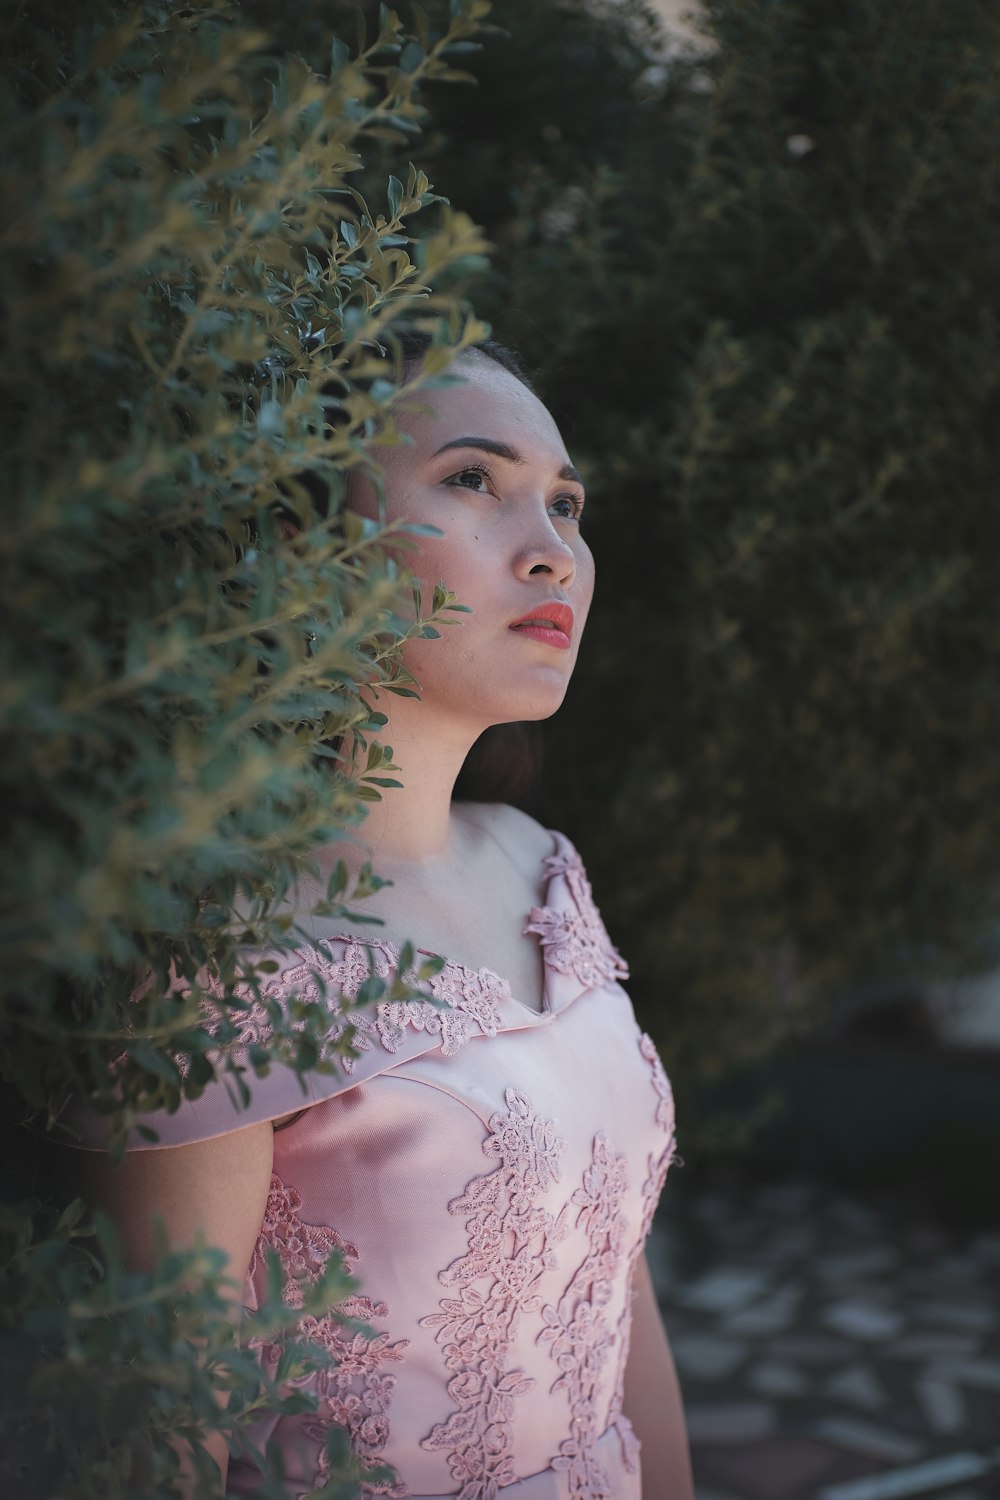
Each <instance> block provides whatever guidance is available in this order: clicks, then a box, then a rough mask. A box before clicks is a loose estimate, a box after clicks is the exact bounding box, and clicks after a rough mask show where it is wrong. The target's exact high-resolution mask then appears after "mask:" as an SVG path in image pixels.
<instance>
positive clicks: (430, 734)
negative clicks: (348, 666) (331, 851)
mask: <svg viewBox="0 0 1000 1500" xmlns="http://www.w3.org/2000/svg"><path fill="white" fill-rule="evenodd" d="M374 706H375V707H376V708H377V710H378V711H379V712H380V713H384V714H385V715H386V717H387V719H388V723H387V724H386V725H385V727H384V728H383V729H382V730H381V731H380V733H379V736H378V738H379V740H380V741H381V742H382V743H383V744H385V745H391V746H392V759H393V762H394V763H395V764H396V765H397V766H398V767H399V775H398V779H399V780H400V781H401V782H402V786H399V787H382V788H380V789H379V790H380V791H381V800H380V801H379V802H373V803H371V804H369V809H368V815H367V817H366V818H365V821H364V823H363V824H362V826H361V828H360V829H359V838H360V841H361V843H362V844H363V845H364V846H365V855H364V857H365V858H369V859H371V861H372V863H373V864H374V866H375V868H376V870H377V871H379V872H380V873H381V871H382V869H388V868H390V867H393V866H396V865H403V864H406V865H409V864H423V865H429V864H434V863H438V862H446V861H448V860H449V859H451V858H452V857H453V855H454V837H455V830H454V822H453V819H452V809H451V799H452V793H453V791H454V788H455V782H456V780H457V779H458V774H459V772H460V771H461V769H462V765H463V763H464V761H465V758H466V756H467V755H468V753H469V751H470V749H471V748H472V745H473V744H474V743H475V741H476V739H477V738H478V735H479V733H480V730H479V729H478V728H477V727H476V726H474V725H470V724H469V723H467V722H462V723H456V722H454V721H445V722H442V719H441V717H440V716H432V715H430V714H428V712H427V709H426V706H425V705H423V704H421V703H420V702H418V701H417V700H416V699H409V698H398V697H394V696H392V695H390V694H380V695H378V696H377V698H376V702H375V704H374Z"/></svg>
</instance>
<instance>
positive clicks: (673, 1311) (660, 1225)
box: [650, 1165, 1000, 1500]
mask: <svg viewBox="0 0 1000 1500" xmlns="http://www.w3.org/2000/svg"><path fill="white" fill-rule="evenodd" d="M688 1174H690V1175H688ZM682 1176H683V1177H684V1178H685V1181H684V1182H683V1183H681V1182H680V1181H678V1179H679V1178H680V1177H682ZM671 1177H672V1178H673V1181H672V1182H668V1188H667V1191H666V1192H665V1194H664V1200H663V1204H662V1205H661V1209H660V1212H659V1214H658V1216H657V1220H656V1223H655V1225H654V1228H653V1240H652V1242H651V1254H650V1263H651V1266H652V1268H653V1275H654V1280H655V1282H656V1286H657V1292H658V1294H659V1297H660V1301H661V1306H662V1309H663V1314H664V1319H665V1322H666V1324H667V1329H668V1332H669V1334H670V1339H671V1344H672V1347H673V1351H674V1357H675V1359H676V1361H677V1367H678V1371H679V1373H680V1378H681V1385H682V1388H683V1390H684V1397H685V1406H686V1410H687V1420H688V1430H689V1433H690V1437H691V1446H692V1457H693V1461H694V1468H695V1482H696V1487H697V1500H894V1497H896V1496H900V1497H906V1496H910V1495H914V1496H928V1497H940V1500H1000V1226H998V1227H997V1228H989V1229H976V1230H960V1229H956V1228H948V1227H946V1226H942V1225H941V1224H937V1223H935V1222H933V1220H931V1219H930V1218H928V1217H927V1215H926V1214H922V1213H921V1212H920V1211H919V1210H917V1209H916V1208H914V1206H913V1205H912V1204H899V1205H895V1206H890V1205H889V1204H887V1203H886V1201H885V1200H884V1199H883V1200H881V1201H879V1200H877V1199H872V1198H861V1197H852V1196H851V1195H849V1194H848V1193H844V1192H842V1191H839V1190H836V1189H831V1188H829V1187H826V1188H824V1187H822V1186H821V1185H819V1184H818V1183H813V1182H810V1181H806V1180H803V1179H795V1180H788V1179H785V1180H780V1181H772V1182H769V1183H759V1182H758V1183H753V1182H750V1181H747V1180H745V1179H744V1180H740V1179H737V1178H734V1177H732V1176H730V1177H729V1178H728V1179H726V1178H724V1177H716V1178H715V1179H714V1180H713V1179H711V1177H710V1174H707V1173H702V1174H699V1179H700V1180H696V1179H695V1174H694V1172H693V1171H692V1169H691V1167H685V1168H683V1169H682V1171H681V1172H678V1173H672V1174H671ZM984 1191H991V1192H992V1194H993V1195H994V1201H995V1203H996V1206H997V1210H998V1212H997V1213H995V1215H994V1223H996V1222H997V1219H998V1218H1000V1165H998V1168H997V1176H996V1179H995V1181H994V1182H993V1183H992V1185H988V1184H984Z"/></svg>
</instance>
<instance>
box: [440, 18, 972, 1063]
mask: <svg viewBox="0 0 1000 1500" xmlns="http://www.w3.org/2000/svg"><path fill="white" fill-rule="evenodd" d="M495 18H496V19H497V20H500V21H502V23H503V25H504V27H505V28H506V31H507V35H506V36H505V37H502V38H497V39H496V40H493V41H491V42H490V44H489V46H488V47H487V48H486V49H485V50H484V52H483V53H482V55H481V57H480V59H478V60H477V61H476V63H475V72H476V76H477V79H478V87H477V88H476V89H475V90H472V91H466V90H457V91H455V92H454V93H451V94H447V95H446V94H444V93H443V92H442V91H438V94H439V96H438V97H436V98H435V100H434V122H435V128H436V132H437V134H436V135H435V137H434V140H433V142H432V143H431V144H432V147H433V149H432V150H431V151H430V152H429V156H428V159H429V160H430V161H431V162H433V164H434V175H435V180H436V181H437V182H439V183H440V184H441V186H442V190H443V191H445V192H447V193H449V195H450V196H452V197H453V198H454V199H455V200H456V201H458V202H460V203H462V204H463V206H467V207H469V208H470V209H471V211H472V212H473V213H474V214H475V216H476V217H477V219H478V220H479V222H481V223H482V224H483V226H484V227H485V229H486V230H487V232H488V234H489V235H490V237H491V239H492V240H493V242H494V245H495V247H496V248H495V252H494V256H493V259H492V270H491V273H490V275H489V276H488V278H487V279H486V280H485V282H484V283H483V285H482V287H481V289H480V292H479V299H478V304H477V305H478V307H479V308H480V309H481V310H482V311H483V312H484V314H485V315H486V316H488V317H489V318H490V319H491V320H492V321H493V322H494V325H495V327H496V329H497V331H498V332H499V333H500V334H501V335H503V336H505V337H507V338H508V339H509V340H510V341H511V342H512V343H514V344H515V345H517V346H518V347H519V348H521V349H522V350H523V351H524V353H525V354H526V356H527V358H528V361H529V363H530V364H532V365H534V366H535V367H537V368H538V370H539V372H540V377H539V378H540V382H541V389H542V394H543V395H545V396H546V397H547V398H548V399H549V400H550V401H551V404H552V405H553V409H554V410H555V411H556V413H557V415H558V417H559V419H560V421H561V423H562V425H563V427H564V431H565V433H566V436H567V440H568V441H569V444H570V447H571V450H572V451H573V452H574V455H575V457H576V458H577V461H578V462H581V463H582V464H583V465H584V467H585V470H586V472H587V474H588V478H589V488H590V491H591V506H590V516H589V522H588V536H589V538H590V540H591V543H592V545H593V547H594V550H595V552H596V554H597V557H598V563H599V566H598V594H597V599H596V603H595V607H594V612H593V615H592V617H591V622H590V625H589V626H588V634H587V640H586V644H585V649H584V651H583V653H582V656H581V662H580V666H579V668H578V672H577V677H576V679H575V681H574V684H573V688H572V690H571V696H570V699H569V701H568V703H567V706H566V708H565V709H564V711H563V712H562V714H561V715H560V716H559V717H558V718H557V719H556V720H555V721H554V723H553V724H552V726H550V728H549V730H548V731H547V736H548V746H549V749H548V759H549V773H548V777H547V781H546V786H545V793H544V799H543V802H542V803H541V804H540V808H541V811H542V814H543V816H544V817H546V818H547V819H550V820H551V821H552V822H554V823H556V824H557V825H558V824H561V825H563V826H565V827H567V828H568V829H569V831H570V832H571V833H573V834H574V835H575V836H576V837H577V838H578V839H579V841H580V843H581V845H582V846H583V848H584V849H585V850H586V853H587V856H588V862H589V864H590V867H591V872H592V876H593V879H594V883H595V886H596V888H597V891H598V896H599V899H600V900H601V903H602V906H603V908H604V912H605V916H606V918H607V919H608V922H609V925H610V927H611V930H612V932H613V934H614V935H615V938H616V940H617V941H618V942H619V943H620V945H621V947H622V948H623V950H624V952H625V953H626V954H627V956H628V958H629V960H630V962H631V964H632V967H633V971H634V980H633V989H634V992H635V995H636V998H637V1001H638V1004H639V1008H640V1011H641V1014H642V1016H643V1019H644V1021H646V1022H647V1024H649V1025H650V1027H651V1029H653V1030H654V1032H655V1034H656V1035H657V1039H658V1041H659V1042H660V1043H661V1044H662V1045H663V1048H664V1050H665V1052H666V1054H667V1057H668V1059H669V1061H670V1063H671V1065H672V1068H673V1071H674V1074H675V1077H676V1078H677V1079H678V1081H679V1082H680V1083H681V1085H682V1086H683V1084H684V1082H685V1080H687V1079H690V1078H691V1077H692V1076H694V1075H696V1074H698V1073H705V1072H710V1071H713V1070H717V1069H719V1068H721V1067H724V1066H726V1065H728V1064H731V1063H732V1062H734V1061H736V1060H738V1059H739V1058H741V1057H748V1056H751V1055H753V1054H754V1053H756V1052H759V1051H761V1050H762V1049H765V1048H767V1047H769V1046H771V1045H773V1044H774V1042H775V1041H776V1040H777V1038H778V1037H780V1036H781V1035H782V1034H784V1033H785V1032H786V1030H787V1028H788V1027H789V1026H790V1025H792V1026H794V1025H796V1024H797V1021H796V1018H797V1017H798V1016H799V1015H800V1014H803V1013H805V1012H806V1011H809V1010H812V1011H813V1013H815V1007H816V1006H818V1005H822V1004H823V1003H824V1002H826V1001H828V1000H829V998H830V996H831V995H832V994H834V993H835V992H837V991H838V990H839V989H841V988H842V987H843V986H844V985H846V984H848V983H849V982H851V981H853V980H855V979H857V978H858V977H859V976H861V975H865V976H867V977H871V976H872V975H873V974H889V973H891V972H893V971H898V972H909V973H913V972H915V971H919V972H924V973H930V972H934V971H940V970H942V969H949V968H952V967H954V968H956V969H962V968H964V967H975V966H976V965H977V964H978V963H985V962H988V961H989V960H990V957H991V952H990V934H991V927H992V924H993V923H994V922H995V917H996V912H997V898H998V877H1000V856H998V852H997V851H998V850H1000V826H998V822H1000V795H998V794H1000V765H998V761H997V757H996V754H995V749H994V747H995V744H996V742H997V736H998V732H1000V680H998V672H997V663H998V655H1000V621H998V613H997V608H996V594H997V586H996V556H997V539H998V532H997V516H998V511H997V506H996V468H997V460H998V456H1000V453H998V446H1000V445H998V417H1000V404H998V403H1000V361H998V313H997V305H998V304H997V265H998V263H1000V261H998V248H1000V226H998V218H997V188H998V182H997V173H998V165H997V164H998V161H1000V150H998V148H1000V111H998V102H997V101H998V94H997V81H998V80H997V68H998V59H1000V14H998V12H997V10H996V8H995V7H994V6H991V5H988V4H984V3H980V0H956V3H954V4H950V5H948V6H941V5H937V4H934V3H931V0H850V3H847V4H844V5H837V6H829V5H826V4H823V3H821V0H780V3H769V4H759V5H748V4H745V3H740V0H712V3H710V4H708V5H707V6H706V7H705V9H704V13H703V26H704V33H705V46H704V47H703V48H701V49H700V50H699V51H698V53H697V54H696V55H688V56H683V55H680V54H678V53H676V52H674V53H673V54H668V53H666V52H663V51H661V53H660V55H659V56H653V57H652V58H651V56H650V52H649V50H648V44H649V40H650V36H651V34H652V33H651V29H650V19H649V17H648V16H644V15H643V12H642V10H641V8H640V7H634V6H633V7H624V8H622V9H621V10H620V11H619V9H618V8H617V7H614V8H611V7H608V8H596V9H595V11H594V12H593V13H587V12H585V11H584V10H583V8H578V7H571V6H564V5H555V4H553V5H546V6H536V5H533V4H529V3H527V0H525V3H517V0H512V3H510V4H507V5H505V6H503V7H502V8H501V9H500V10H499V11H498V12H497V13H496V16H495Z"/></svg>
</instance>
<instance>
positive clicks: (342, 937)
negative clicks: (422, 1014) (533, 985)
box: [298, 828, 580, 1020]
mask: <svg viewBox="0 0 1000 1500" xmlns="http://www.w3.org/2000/svg"><path fill="white" fill-rule="evenodd" d="M545 831H546V833H548V834H549V835H550V837H551V838H552V841H553V845H554V847H553V849H552V850H551V852H550V853H549V854H546V855H543V857H542V861H541V863H542V869H543V870H544V871H545V872H546V873H545V882H544V889H543V891H542V893H541V894H542V900H541V901H540V902H539V904H538V905H537V906H534V907H532V908H531V910H530V911H529V912H528V913H527V914H526V917H525V926H524V928H523V929H522V931H523V935H524V936H525V937H527V936H529V935H531V925H530V924H531V922H532V920H533V919H534V918H535V917H536V916H537V914H538V913H539V912H542V911H547V910H550V908H549V907H548V896H549V892H550V889H551V886H552V882H553V880H554V879H555V878H556V876H557V875H559V874H562V873H564V872H565V870H566V868H567V866H568V864H569V863H577V864H578V863H579V862H580V856H579V854H577V852H576V850H575V849H574V847H573V845H572V844H571V843H570V841H569V839H568V838H567V837H566V835H565V834H562V833H558V832H557V831H556V830H555V829H552V828H547V829H546V830H545ZM538 942H539V947H540V951H541V959H542V992H541V1001H542V1003H541V1007H540V1008H539V1009H537V1010H536V1008H535V1007H534V1006H533V1005H529V1004H528V1003H527V1001H526V1000H521V999H519V998H518V996H517V995H515V993H514V988H513V985H512V984H511V983H510V980H509V979H507V978H505V977H504V975H503V974H498V973H497V971H496V969H491V968H489V966H488V965H486V964H481V965H479V966H478V967H474V966H473V965H471V964H465V963H462V961H461V959H457V958H449V957H448V956H447V955H446V954H443V953H437V952H435V950H434V949H433V948H414V950H413V951H414V954H415V956H416V957H418V958H440V959H441V960H442V967H441V970H440V972H441V973H442V974H446V973H449V972H451V973H456V972H457V973H460V974H464V975H468V976H471V977H472V978H474V979H479V980H487V981H488V980H493V981H495V983H496V984H497V985H499V986H500V990H501V995H500V998H501V1000H504V1001H510V1002H511V1004H513V1005H516V1006H518V1008H519V1009H520V1010H523V1011H524V1012H525V1014H526V1015H529V1016H533V1017H534V1018H535V1019H536V1020H537V1019H540V1018H543V1017H546V1016H551V1015H552V1013H553V1005H552V975H553V972H554V971H553V967H552V965H551V964H550V962H549V956H548V950H547V947H546V944H545V943H544V942H543V941H542V939H541V937H539V939H538ZM334 943H344V944H356V945H357V946H359V947H361V948H376V949H379V950H380V951H381V952H382V953H383V954H384V955H385V956H386V958H388V959H389V960H390V962H391V963H392V966H393V968H398V967H399V958H400V954H401V953H402V950H403V946H404V945H403V944H401V943H397V942H394V941H393V939H392V938H379V937H361V936H359V935H358V934H357V933H349V932H339V933H331V934H328V935H327V936H326V937H321V938H316V939H315V940H310V941H309V942H308V943H306V944H303V945H302V947H301V948H299V950H298V951H299V952H300V953H301V952H302V951H303V949H312V950H313V951H316V950H317V949H319V948H320V947H322V946H326V945H330V944H334Z"/></svg>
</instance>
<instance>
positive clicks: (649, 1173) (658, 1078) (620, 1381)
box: [608, 1032, 677, 1474]
mask: <svg viewBox="0 0 1000 1500" xmlns="http://www.w3.org/2000/svg"><path fill="white" fill-rule="evenodd" d="M639 1051H640V1052H641V1053H642V1056H643V1057H644V1058H645V1059H646V1061H647V1062H648V1063H649V1065H650V1068H651V1070H652V1074H653V1088H654V1090H655V1092H656V1095H657V1105H656V1113H655V1115H654V1117H653V1118H654V1121H655V1123H656V1124H657V1125H658V1126H659V1127H660V1129H661V1130H664V1131H665V1132H666V1135H667V1142H666V1145H665V1146H664V1148H663V1150H662V1151H661V1152H659V1153H657V1152H654V1151H651V1152H650V1153H649V1155H648V1157H647V1158H646V1180H645V1182H644V1183H643V1185H642V1222H641V1224H640V1226H639V1234H638V1237H637V1239H636V1241H635V1247H634V1249H633V1251H632V1255H631V1258H630V1261H629V1269H628V1279H629V1286H631V1284H632V1276H633V1274H634V1272H635V1268H636V1264H637V1262H638V1260H639V1256H640V1255H641V1254H642V1250H643V1246H644V1245H645V1243H646V1240H647V1238H648V1236H649V1231H650V1229H651V1228H652V1227H653V1215H654V1214H655V1213H656V1205H657V1204H658V1203H659V1201H660V1194H661V1193H662V1192H663V1184H664V1182H665V1181H666V1177H667V1171H668V1169H669V1167H670V1163H671V1162H672V1161H673V1160H674V1158H675V1156H676V1154H677V1142H676V1138H675V1135H674V1096H673V1090H672V1089H671V1087H670V1080H669V1079H668V1078H667V1075H666V1073H665V1071H664V1068H663V1063H662V1062H661V1061H660V1054H659V1053H658V1052H657V1050H656V1047H655V1045H654V1043H653V1040H652V1038H651V1037H650V1036H648V1035H647V1034H646V1033H645V1032H643V1034H642V1036H641V1037H640V1038H639ZM631 1332H632V1303H631V1298H630V1299H629V1301H628V1302H627V1303H626V1305H625V1311H624V1312H623V1314H622V1319H621V1323H620V1324H619V1337H620V1344H619V1350H618V1371H617V1374H616V1377H615V1390H614V1395H613V1396H612V1398H611V1411H610V1422H609V1424H608V1425H609V1426H614V1427H615V1428H617V1430H618V1437H619V1439H620V1441H621V1445H622V1453H623V1457H624V1461H625V1467H626V1468H627V1469H628V1471H629V1473H630V1474H637V1473H638V1472H639V1452H640V1444H639V1439H638V1438H637V1437H636V1435H635V1431H634V1429H633V1427H632V1423H631V1422H630V1421H629V1419H628V1417H626V1415H625V1413H624V1410H623V1402H624V1395H625V1365H626V1361H627V1359H628V1348H629V1342H630V1337H631Z"/></svg>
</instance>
